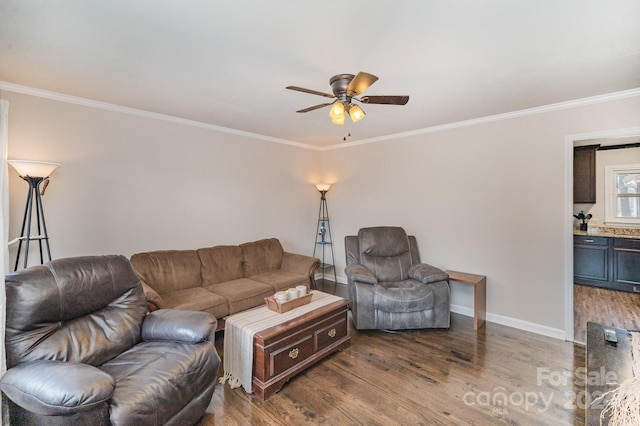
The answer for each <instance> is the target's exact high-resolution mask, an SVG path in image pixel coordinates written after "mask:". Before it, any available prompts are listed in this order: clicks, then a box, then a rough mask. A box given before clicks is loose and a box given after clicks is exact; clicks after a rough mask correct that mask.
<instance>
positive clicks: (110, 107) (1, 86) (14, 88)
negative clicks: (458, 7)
mask: <svg viewBox="0 0 640 426" xmlns="http://www.w3.org/2000/svg"><path fill="white" fill-rule="evenodd" d="M1 90H6V91H8V92H15V93H21V94H25V95H30V96H36V97H40V98H45V99H51V100H55V101H60V102H66V103H70V104H75V105H82V106H87V107H91V108H98V109H103V110H107V111H114V112H119V113H123V114H129V115H135V116H138V117H145V118H150V119H153V120H161V121H166V122H170V123H176V124H182V125H185V126H192V127H198V128H201V129H209V130H215V131H218V132H222V133H228V134H232V135H236V136H242V137H246V138H250V139H259V140H263V141H267V142H273V143H278V144H283V145H289V146H295V147H297V148H304V149H310V150H314V151H331V150H336V149H342V148H349V147H354V146H359V145H367V144H371V143H376V142H383V141H388V140H397V139H403V138H409V137H412V136H418V135H424V134H428V133H437V132H443V131H446V130H452V129H459V128H463V127H469V126H476V125H479V124H485V123H491V122H495V121H501V120H510V119H512V118H518V117H524V116H528V115H535V114H544V113H547V112H551V111H558V110H563V109H570V108H577V107H581V106H585V105H592V104H597V103H601V102H608V101H613V100H619V99H625V98H632V97H636V96H640V87H638V88H635V89H629V90H622V91H619V92H613V93H606V94H604V95H597V96H590V97H587V98H581V99H575V100H571V101H566V102H558V103H555V104H549V105H544V106H540V107H534V108H527V109H522V110H518V111H512V112H507V113H503V114H495V115H490V116H486V117H480V118H474V119H471V120H464V121H457V122H453V123H448V124H442V125H439V126H431V127H425V128H423V129H417V130H412V131H408V132H401V133H394V134H390V135H384V136H378V137H375V138H368V139H361V140H358V141H353V142H346V143H342V144H336V145H331V146H324V147H318V146H315V145H309V144H306V143H301V142H296V141H290V140H287V139H281V138H275V137H272V136H266V135H261V134H259V133H251V132H245V131H243V130H237V129H231V128H228V127H222V126H216V125H214V124H208V123H203V122H201V121H196V120H188V119H185V118H180V117H175V116H172V115H165V114H159V113H155V112H150V111H145V110H140V109H136V108H129V107H124V106H120V105H116V104H110V103H107V102H100V101H94V100H91V99H86V98H81V97H78V96H71V95H65V94H62V93H57V92H51V91H48V90H42V89H37V88H33V87H28V86H22V85H19V84H14V83H9V82H6V81H0V91H1Z"/></svg>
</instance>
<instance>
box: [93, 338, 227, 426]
mask: <svg viewBox="0 0 640 426" xmlns="http://www.w3.org/2000/svg"><path fill="white" fill-rule="evenodd" d="M212 345H213V343H211V342H209V341H207V342H203V343H198V344H188V343H177V342H166V341H165V342H162V341H155V342H143V343H141V344H139V345H137V346H134V347H133V348H131V349H130V350H128V351H127V352H124V353H122V354H121V355H119V356H118V357H116V358H114V359H112V360H111V361H109V362H107V363H105V364H104V365H102V367H101V368H102V370H104V371H105V372H107V373H109V374H110V375H112V376H113V377H114V378H115V379H116V383H117V386H116V390H115V392H114V394H113V396H112V398H111V422H112V424H114V425H125V424H126V425H145V424H154V423H153V421H152V419H156V421H155V424H161V423H164V421H160V419H171V418H173V417H174V416H175V415H176V414H177V413H178V412H179V411H180V410H181V409H182V408H183V407H185V406H186V405H187V404H188V403H189V401H191V400H192V399H193V398H194V397H196V396H198V395H199V394H201V393H202V392H203V391H204V390H205V389H206V388H207V387H209V386H210V384H211V383H212V382H214V381H215V380H216V379H217V375H218V374H217V368H216V367H217V363H219V358H218V357H217V356H214V355H215V353H216V352H215V351H212V350H211V347H212Z"/></svg>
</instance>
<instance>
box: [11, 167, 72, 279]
mask: <svg viewBox="0 0 640 426" xmlns="http://www.w3.org/2000/svg"><path fill="white" fill-rule="evenodd" d="M9 164H11V165H12V166H13V168H14V169H16V171H17V172H18V174H19V175H20V177H21V178H22V179H23V180H24V181H26V182H27V184H29V193H28V194H27V202H26V204H25V207H24V217H23V219H22V228H21V229H20V237H18V238H16V239H15V240H12V241H11V242H10V244H12V243H13V242H15V241H16V240H17V241H18V253H17V255H16V264H15V267H14V271H17V270H18V265H19V264H20V252H21V251H22V246H23V243H24V268H27V267H28V266H29V246H30V243H31V241H34V240H37V241H38V246H39V249H40V263H41V264H42V263H44V253H43V251H42V242H43V241H44V244H45V247H46V249H47V256H48V258H49V260H51V248H50V246H49V233H48V232H47V223H46V221H45V219H44V209H43V207H42V195H44V191H45V189H47V185H48V184H49V175H51V173H53V171H54V170H55V169H57V168H58V166H60V164H58V163H47V162H42V161H26V160H25V161H23V160H9ZM34 203H35V210H36V228H37V231H38V234H37V235H31V224H32V222H33V220H32V212H33V209H34Z"/></svg>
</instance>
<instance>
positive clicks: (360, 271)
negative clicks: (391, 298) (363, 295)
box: [344, 263, 378, 284]
mask: <svg viewBox="0 0 640 426" xmlns="http://www.w3.org/2000/svg"><path fill="white" fill-rule="evenodd" d="M344 272H345V274H347V278H348V279H349V281H357V282H361V283H365V284H377V283H378V279H377V278H376V276H375V275H373V272H371V271H370V270H368V269H367V268H366V267H364V266H363V265H360V264H359V263H352V264H351V265H349V266H347V267H346V268H345V269H344Z"/></svg>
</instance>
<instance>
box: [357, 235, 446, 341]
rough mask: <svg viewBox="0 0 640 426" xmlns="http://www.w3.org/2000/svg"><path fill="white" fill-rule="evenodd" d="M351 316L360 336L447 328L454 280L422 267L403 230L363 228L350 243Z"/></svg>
mask: <svg viewBox="0 0 640 426" xmlns="http://www.w3.org/2000/svg"><path fill="white" fill-rule="evenodd" d="M345 250H346V256H347V267H346V268H345V273H346V274H347V280H348V286H349V296H350V299H351V314H352V319H353V323H354V325H355V327H356V329H358V330H367V329H383V330H408V329H419V328H448V327H449V318H450V312H449V309H450V295H449V276H448V275H447V274H446V273H445V272H443V271H442V270H440V269H438V268H436V267H434V266H431V265H428V264H426V263H421V262H420V254H419V252H418V244H417V242H416V238H415V237H414V236H412V235H409V236H408V235H407V234H406V232H405V230H404V229H403V228H401V227H393V226H378V227H372V228H362V229H360V231H358V235H357V236H355V235H353V236H351V235H348V236H346V237H345Z"/></svg>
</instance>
